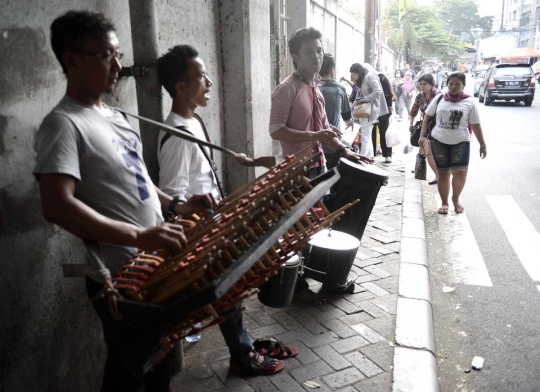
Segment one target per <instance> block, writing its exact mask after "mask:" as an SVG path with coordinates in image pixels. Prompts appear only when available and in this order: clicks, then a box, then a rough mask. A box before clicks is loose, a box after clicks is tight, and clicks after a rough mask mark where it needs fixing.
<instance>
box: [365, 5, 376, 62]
mask: <svg viewBox="0 0 540 392" xmlns="http://www.w3.org/2000/svg"><path fill="white" fill-rule="evenodd" d="M374 2H375V0H366V8H365V11H366V26H365V37H366V38H365V40H366V42H365V46H364V61H365V62H366V63H369V64H372V65H373V47H374V46H375V45H374V40H375V4H374Z"/></svg>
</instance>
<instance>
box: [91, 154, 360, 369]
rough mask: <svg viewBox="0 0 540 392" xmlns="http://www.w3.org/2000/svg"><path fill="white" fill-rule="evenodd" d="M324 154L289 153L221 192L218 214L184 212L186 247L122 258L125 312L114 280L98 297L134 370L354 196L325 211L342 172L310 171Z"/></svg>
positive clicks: (286, 255)
mask: <svg viewBox="0 0 540 392" xmlns="http://www.w3.org/2000/svg"><path fill="white" fill-rule="evenodd" d="M320 154H321V153H320V152H315V150H314V146H310V147H309V148H307V149H305V150H303V151H301V152H300V153H298V154H296V155H295V156H288V157H287V158H286V159H285V160H284V161H283V162H282V163H280V164H279V165H277V166H275V167H273V168H272V169H270V170H269V171H268V172H267V173H266V174H264V175H262V176H261V177H259V178H257V179H255V180H253V181H251V182H250V183H248V184H247V185H245V186H243V187H242V188H241V189H239V190H237V191H235V192H234V193H232V194H231V195H230V196H228V197H226V198H225V199H224V200H222V201H221V203H220V204H219V205H218V207H217V209H216V211H215V214H214V215H213V216H212V217H208V218H203V219H200V220H198V221H186V220H181V221H180V222H179V223H181V224H183V225H184V227H185V234H186V237H187V240H188V245H187V246H186V248H185V249H183V250H182V251H181V253H179V254H177V255H170V254H167V253H166V252H161V251H160V252H157V254H156V253H147V252H141V253H139V254H137V255H136V256H135V257H134V258H133V259H132V260H130V261H129V262H128V263H126V264H125V265H124V266H123V268H122V269H121V270H120V271H119V272H118V273H117V275H116V276H115V277H113V278H112V285H113V287H114V290H116V291H118V292H119V293H120V294H121V297H120V298H116V299H115V301H116V303H115V305H114V306H113V309H117V311H118V313H119V314H121V315H122V319H121V320H117V319H115V317H114V315H113V314H111V313H114V312H111V311H110V306H109V305H110V303H109V302H110V300H111V296H110V295H108V293H109V294H110V291H111V290H110V289H109V290H107V288H105V289H104V290H103V291H102V292H101V293H100V294H99V295H98V296H97V297H96V298H95V299H94V300H93V301H94V305H95V306H96V308H97V309H98V313H99V314H100V317H101V318H102V321H103V323H104V324H105V326H106V327H107V328H109V330H110V331H111V335H113V336H114V338H113V339H114V343H115V345H116V347H117V348H118V351H119V352H120V353H121V355H122V357H123V358H124V360H125V361H126V364H127V365H128V367H129V368H130V369H131V371H132V372H133V373H134V374H142V373H143V372H145V371H146V370H148V369H149V368H150V367H151V366H152V365H153V364H154V363H155V362H156V361H158V360H159V359H160V358H161V357H162V356H163V355H165V354H166V353H167V352H168V351H169V350H170V349H171V348H172V347H173V345H174V343H175V342H176V341H177V340H179V339H182V338H183V337H185V336H187V335H189V334H192V333H196V332H198V330H201V329H204V328H208V327H210V326H212V325H215V324H218V323H220V322H222V321H224V320H225V317H227V316H230V315H232V314H233V313H234V309H235V308H236V307H237V304H238V303H239V302H241V301H242V300H244V299H246V298H247V297H249V296H250V295H252V294H254V293H256V292H257V287H258V286H260V285H261V284H262V283H264V282H266V281H267V280H268V279H269V278H270V277H272V276H274V275H275V274H276V273H277V272H278V271H279V270H280V268H281V267H282V266H283V265H284V264H285V263H286V261H287V260H289V259H290V258H291V257H292V256H294V255H295V254H297V253H299V252H301V251H302V249H303V248H304V247H305V246H306V245H307V244H308V242H309V240H310V238H311V237H312V236H313V235H314V234H316V233H317V232H319V231H320V230H323V229H325V228H329V227H330V226H331V225H332V224H333V223H334V222H335V221H336V220H337V219H338V218H339V217H340V216H341V215H342V214H343V212H344V211H345V210H346V209H347V208H349V207H350V206H351V205H353V204H354V203H355V202H356V201H353V202H351V203H347V204H346V205H344V206H343V207H341V208H339V209H337V210H336V211H334V212H333V213H329V212H328V210H327V209H326V207H325V206H324V204H323V203H322V202H321V201H320V199H321V198H322V196H323V195H324V194H325V193H326V192H327V190H328V189H329V188H330V187H331V186H332V185H333V184H335V183H336V182H337V181H338V180H339V178H340V176H339V173H338V172H337V170H331V171H329V172H327V173H325V174H323V175H321V176H319V177H318V178H316V179H314V180H312V181H311V182H310V181H309V180H308V179H307V178H306V177H304V174H306V172H307V171H308V168H309V167H310V165H312V164H313V163H314V162H317V161H318V160H319V159H320ZM314 205H317V206H318V207H319V208H321V209H322V211H323V212H324V216H322V217H321V216H320V214H317V213H316V212H315V211H314V208H313V206H314ZM117 316H118V315H117ZM195 324H197V325H199V324H200V325H201V327H200V328H198V329H195V327H194V325H195Z"/></svg>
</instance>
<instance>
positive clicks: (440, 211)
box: [437, 207, 448, 215]
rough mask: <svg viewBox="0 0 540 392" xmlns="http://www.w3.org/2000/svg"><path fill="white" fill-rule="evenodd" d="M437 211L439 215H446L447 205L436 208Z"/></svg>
mask: <svg viewBox="0 0 540 392" xmlns="http://www.w3.org/2000/svg"><path fill="white" fill-rule="evenodd" d="M437 213H439V214H441V215H447V214H448V207H441V208H439V209H438V210H437Z"/></svg>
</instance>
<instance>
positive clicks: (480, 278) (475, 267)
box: [436, 195, 493, 287]
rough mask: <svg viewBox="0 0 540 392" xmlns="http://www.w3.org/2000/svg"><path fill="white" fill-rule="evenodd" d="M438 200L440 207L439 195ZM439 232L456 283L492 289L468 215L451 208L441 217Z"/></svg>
mask: <svg viewBox="0 0 540 392" xmlns="http://www.w3.org/2000/svg"><path fill="white" fill-rule="evenodd" d="M436 199H437V206H440V205H441V199H440V197H439V195H436ZM439 231H440V233H441V239H442V240H443V241H444V243H445V252H446V260H448V262H451V263H452V264H453V267H454V283H462V284H469V285H476V286H486V287H492V286H493V283H492V282H491V278H490V277H489V273H488V271H487V268H486V264H485V263H484V258H483V257H482V253H481V252H480V249H479V248H478V244H477V243H476V239H475V237H474V233H473V231H472V229H471V225H470V224H469V220H468V219H467V215H466V213H463V214H459V215H457V214H456V213H455V212H454V209H453V208H452V206H450V208H449V209H448V215H439Z"/></svg>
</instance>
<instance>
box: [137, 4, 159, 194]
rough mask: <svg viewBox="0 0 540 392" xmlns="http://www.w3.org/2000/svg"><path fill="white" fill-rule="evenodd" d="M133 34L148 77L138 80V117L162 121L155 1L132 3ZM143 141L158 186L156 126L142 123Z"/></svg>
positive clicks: (140, 60) (150, 169)
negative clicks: (157, 65)
mask: <svg viewBox="0 0 540 392" xmlns="http://www.w3.org/2000/svg"><path fill="white" fill-rule="evenodd" d="M129 14H130V18H131V35H132V40H133V57H134V62H135V66H136V67H139V66H143V67H145V68H146V69H147V70H148V74H147V75H145V76H143V77H137V103H138V108H139V114H140V115H141V116H143V117H147V118H150V119H152V120H156V121H160V122H162V121H163V102H162V100H161V84H160V83H159V78H158V74H157V68H156V60H157V59H158V58H159V31H158V16H157V7H156V2H155V0H130V1H129ZM139 129H140V130H141V139H142V142H143V145H144V161H145V163H146V167H147V168H148V173H149V174H150V178H152V181H154V183H155V184H157V183H158V180H159V165H158V161H157V154H156V151H157V139H158V132H157V130H156V129H155V127H152V126H151V125H148V124H146V123H143V122H142V121H141V122H140V123H139Z"/></svg>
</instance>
